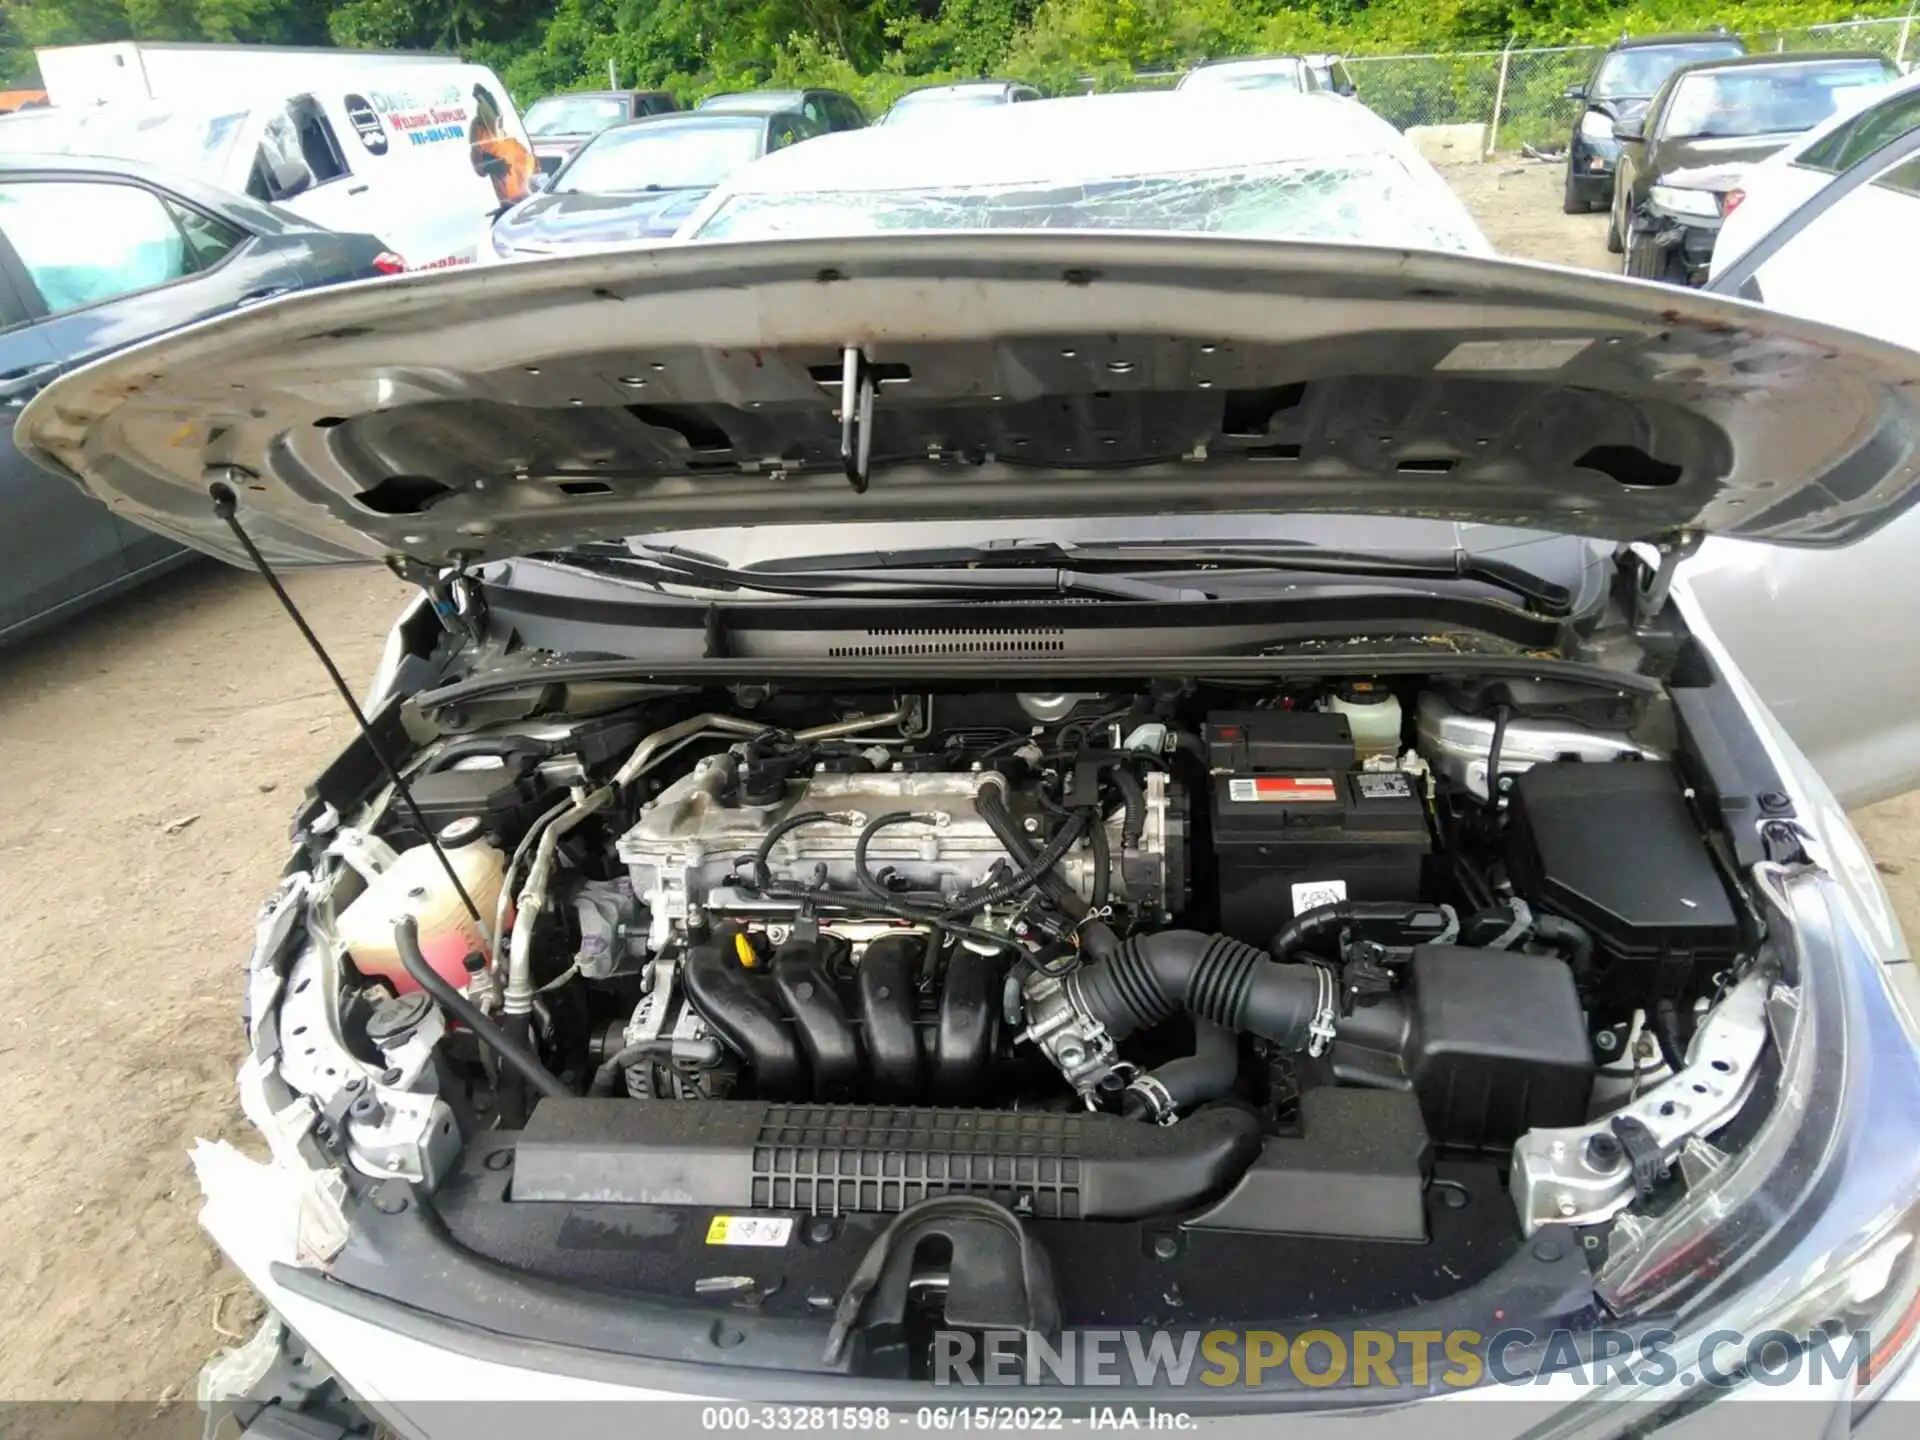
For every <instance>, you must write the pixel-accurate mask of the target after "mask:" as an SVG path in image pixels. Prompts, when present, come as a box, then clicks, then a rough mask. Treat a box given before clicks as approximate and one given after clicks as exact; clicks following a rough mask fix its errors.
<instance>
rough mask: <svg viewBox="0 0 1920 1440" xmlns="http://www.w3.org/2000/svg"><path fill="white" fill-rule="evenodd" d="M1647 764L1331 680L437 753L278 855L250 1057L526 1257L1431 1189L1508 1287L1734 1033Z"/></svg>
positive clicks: (1707, 832) (953, 697)
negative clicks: (551, 1223)
mask: <svg viewBox="0 0 1920 1440" xmlns="http://www.w3.org/2000/svg"><path fill="white" fill-rule="evenodd" d="M1673 730H1674V722H1673V717H1672V716H1671V714H1670V713H1669V712H1668V710H1667V708H1666V704H1665V697H1664V696H1662V695H1660V694H1658V693H1649V692H1628V691H1607V692H1603V691H1598V690H1593V689H1588V688H1584V687H1581V686H1578V685H1575V684H1572V683H1569V682H1558V681H1532V682H1518V681H1497V682H1476V681H1463V680H1457V679H1434V680H1430V681H1400V680H1395V681H1393V682H1391V683H1389V682H1386V681H1382V680H1379V679H1373V678H1363V677H1356V678H1354V679H1352V680H1348V681H1344V682H1340V683H1335V684H1314V685H1311V686H1306V687H1299V688H1290V687H1274V688H1270V689H1267V688H1260V687H1256V686H1250V685H1248V686H1218V687H1215V686H1206V685H1201V684H1194V683H1179V684H1166V685H1161V686H1158V687H1155V688H1151V689H1144V690H1113V691H1109V690H1086V691H1065V690H1062V691H1058V692H1045V693H1041V692H1030V691H1012V690H1004V691H1003V690H993V689H974V690H971V691H964V692H956V691H954V690H950V689H949V690H931V691H918V692H908V693H895V692H884V691H883V692H874V691H864V692H856V693H846V692H844V691H841V690H832V691H828V690H822V691H817V692H816V691H808V690H806V689H803V688H801V687H798V686H794V687H781V688H774V687H768V686H752V687H747V686H735V687H728V688H716V689H714V690H710V691H705V692H701V693H698V694H692V693H689V694H687V695H684V696H680V697H676V698H674V699H671V700H666V701H659V700H656V701H649V702H647V703H645V704H642V705H638V706H627V707H622V706H619V705H617V704H610V705H607V706H605V707H602V708H601V709H600V710H599V712H598V713H595V714H593V715H591V716H590V717H586V718H580V717H576V716H566V717H563V718H561V719H557V720H556V719H551V718H542V719H538V720H531V721H527V722H524V723H521V724H518V725H494V726H489V727H483V728H477V729H474V730H472V731H470V732H467V733H455V734H450V735H444V736H442V737H441V738H439V739H438V740H437V741H434V742H430V743H428V744H427V745H425V746H423V747H422V748H421V749H420V750H419V751H418V752H417V753H416V754H415V756H414V757H413V760H412V762H411V764H410V766H409V774H408V779H409V786H408V790H409V795H408V796H405V797H402V796H398V795H397V794H396V793H395V792H394V791H393V790H391V789H388V790H387V791H385V792H383V793H382V794H381V795H380V797H379V798H378V799H376V800H375V801H374V802H373V803H372V804H371V805H369V806H368V807H367V808H366V809H365V810H364V811H363V812H361V813H357V814H354V815H351V816H349V817H346V818H345V819H344V820H342V821H340V822H338V823H334V824H332V825H331V827H322V828H323V829H324V830H325V832H326V837H325V854H326V856H327V857H328V861H329V863H328V866H327V882H326V886H325V888H324V890H323V891H322V892H321V893H320V895H319V896H318V898H317V899H316V902H315V904H314V906H313V914H314V922H315V923H314V929H315V932H316V934H317V935H318V936H320V937H323V938H324V940H325V941H326V943H325V944H323V945H319V946H316V947H314V949H313V950H312V951H311V952H309V953H308V954H307V955H306V956H305V957H304V958H303V959H302V960H301V961H300V962H299V965H298V966H297V967H296V973H295V975H294V976H293V977H291V978H293V980H294V982H295V983H294V984H293V986H292V987H291V990H290V992H289V994H288V995H287V997H286V998H285V1000H284V1001H283V1003H282V1013H281V1017H280V1018H281V1023H282V1026H283V1033H286V1034H289V1035H292V1036H304V1037H307V1038H309V1039H312V1038H315V1037H323V1038H320V1042H319V1043H318V1044H308V1045H299V1044H294V1045H290V1046H289V1047H288V1049H287V1050H286V1052H285V1058H284V1060H283V1062H282V1073H283V1076H284V1077H285V1078H286V1079H287V1080H288V1081H289V1083H290V1084H291V1085H292V1086H293V1088H294V1089H295V1090H297V1091H300V1092H302V1093H305V1094H307V1095H309V1096H311V1097H312V1098H313V1101H314V1103H315V1105H316V1107H317V1108H318V1110H319V1112H320V1116H321V1119H320V1124H319V1131H318V1133H320V1134H321V1136H322V1137H323V1138H324V1139H325V1141H326V1142H327V1143H328V1144H329V1145H331V1146H332V1147H333V1148H334V1149H335V1150H336V1151H337V1152H338V1153H340V1154H341V1155H342V1156H343V1157H344V1158H345V1159H346V1160H347V1161H348V1162H349V1164H350V1165H351V1166H352V1168H353V1169H354V1170H355V1171H357V1172H358V1173H360V1174H362V1175H365V1176H369V1177H376V1178H385V1177H390V1176H400V1177H402V1178H404V1179H407V1180H409V1181H411V1182H413V1183H416V1184H419V1185H422V1186H424V1187H426V1188H427V1189H429V1190H432V1189H433V1188H435V1187H437V1186H440V1185H442V1184H443V1183H445V1182H447V1181H448V1180H449V1178H450V1177H454V1176H456V1175H457V1174H460V1173H462V1169H463V1166H465V1165H466V1164H467V1163H468V1161H469V1160H470V1159H471V1156H470V1155H469V1153H468V1152H469V1151H472V1150H473V1149H474V1146H473V1145H472V1144H471V1142H474V1141H476V1140H478V1139H480V1138H481V1137H483V1136H487V1135H488V1134H489V1133H491V1134H493V1135H494V1136H496V1137H498V1138H500V1139H507V1140H510V1141H511V1146H512V1150H511V1160H510V1164H511V1180H510V1184H509V1185H508V1186H507V1187H506V1188H505V1189H504V1190H502V1191H501V1198H502V1199H503V1200H511V1201H512V1202H513V1203H514V1204H517V1205H520V1206H522V1207H526V1209H527V1210H528V1211H529V1212H531V1211H532V1210H534V1209H537V1208H538V1207H540V1206H542V1205H561V1206H565V1205H591V1206H596V1207H605V1206H615V1207H620V1206H626V1207H648V1208H650V1209H652V1208H664V1209H668V1210H672V1211H675V1212H688V1213H698V1214H707V1213H720V1214H734V1215H766V1216H769V1217H788V1223H789V1224H790V1223H791V1218H790V1217H794V1216H800V1217H806V1216H814V1217H830V1218H832V1219H843V1218H846V1217H857V1216H875V1217H886V1216H891V1215H897V1214H899V1213H900V1212H901V1211H903V1210H905V1209H907V1208H908V1207H910V1206H913V1205H915V1204H917V1203H919V1202H922V1201H927V1200H930V1199H933V1198H936V1197H940V1196H954V1195H971V1196H979V1197H984V1198H987V1199H990V1200H992V1201H995V1202H996V1203H998V1204H1000V1205H1004V1206H1005V1207H1006V1208H1007V1209H1008V1210H1010V1211H1011V1212H1012V1213H1013V1214H1015V1215H1017V1216H1022V1217H1031V1218H1033V1219H1035V1220H1037V1221H1044V1222H1049V1223H1052V1222H1071V1223H1074V1224H1084V1223H1087V1222H1129V1223H1133V1224H1143V1223H1144V1224H1154V1225H1163V1226H1164V1225H1172V1226H1175V1227H1177V1229H1178V1231H1179V1232H1180V1233H1181V1234H1183V1235H1186V1236H1190V1237H1192V1236H1199V1235H1204V1234H1218V1235H1222V1236H1240V1237H1248V1236H1252V1237H1263V1236H1264V1237H1275V1238H1280V1237H1296V1238H1320V1239H1325V1240H1339V1241H1364V1242H1371V1241H1383V1240H1384V1241H1397V1242H1412V1243H1415V1244H1418V1243H1421V1242H1427V1241H1429V1240H1430V1239H1431V1238H1432V1229H1433V1223H1434V1222H1433V1216H1434V1214H1435V1213H1436V1212H1435V1210H1434V1206H1433V1200H1434V1196H1435V1195H1436V1194H1438V1193H1441V1192H1440V1190H1437V1189H1436V1187H1442V1189H1443V1188H1444V1187H1445V1186H1446V1185H1455V1186H1460V1185H1463V1184H1465V1183H1466V1182H1464V1181H1462V1180H1460V1179H1457V1178H1456V1179H1453V1180H1447V1179H1445V1178H1444V1177H1445V1176H1447V1175H1448V1174H1450V1173H1455V1171H1454V1170H1451V1169H1450V1168H1449V1167H1457V1166H1459V1165H1462V1164H1464V1165H1467V1166H1469V1167H1477V1168H1476V1170H1475V1174H1476V1175H1477V1177H1478V1178H1477V1179H1476V1180H1474V1182H1473V1184H1474V1185H1475V1186H1477V1187H1479V1188H1480V1189H1482V1190H1484V1189H1485V1188H1486V1187H1487V1186H1488V1185H1489V1184H1504V1186H1505V1188H1506V1191H1507V1195H1508V1197H1509V1199H1510V1203H1511V1212H1510V1217H1509V1219H1508V1220H1507V1221H1506V1222H1504V1226H1503V1228H1504V1229H1506V1230H1507V1232H1508V1233H1509V1234H1510V1235H1511V1236H1512V1237H1514V1239H1513V1243H1518V1240H1519V1238H1520V1237H1523V1236H1525V1235H1528V1234H1531V1233H1533V1232H1534V1231H1535V1230H1537V1229H1538V1228H1539V1227H1540V1226H1541V1225H1543V1224H1548V1223H1564V1224H1571V1225H1574V1226H1580V1227H1595V1228H1596V1233H1597V1230H1598V1229H1600V1228H1603V1227H1604V1226H1605V1225H1606V1224H1607V1223H1608V1222H1609V1221H1610V1220H1611V1219H1612V1218H1613V1217H1615V1216H1617V1215H1619V1214H1620V1213H1621V1212H1622V1211H1623V1210H1626V1209H1627V1208H1628V1207H1630V1206H1633V1205H1636V1204H1642V1203H1645V1202H1647V1201H1648V1200H1649V1199H1650V1198H1651V1197H1654V1196H1655V1194H1656V1191H1657V1189H1658V1187H1659V1186H1660V1185H1661V1184H1662V1183H1663V1182H1664V1180H1665V1178H1666V1177H1667V1175H1668V1174H1669V1172H1670V1170H1671V1168H1672V1163H1671V1162H1672V1161H1673V1159H1674V1158H1675V1156H1676V1155H1677V1153H1678V1152H1679V1151H1680V1150H1681V1149H1682V1148H1684V1147H1685V1146H1686V1145H1687V1144H1688V1142H1689V1141H1690V1140H1692V1139H1694V1138H1695V1137H1698V1136H1700V1135H1703V1134H1705V1133H1708V1132H1709V1131H1710V1130H1711V1129H1712V1128H1714V1127H1716V1126H1717V1125H1721V1124H1724V1123H1725V1121H1726V1120H1727V1119H1728V1118H1729V1117H1730V1116H1731V1115H1732V1114H1733V1113H1734V1111H1735V1110H1737V1109H1738V1108H1739V1106H1740V1104H1741V1103H1742V1102H1743V1101H1744V1099H1745V1098H1746V1096H1747V1095H1748V1094H1749V1093H1750V1091H1751V1089H1752V1087H1753V1085H1754V1083H1755V1080H1756V1076H1757V1074H1758V1070H1759V1064H1758V1061H1759V1055H1760V1050H1761V1047H1762V1043H1763V1041H1764V1038H1765V1025H1764V1023H1763V1021H1762V1019H1761V1018H1760V1014H1759V1007H1760V1003H1761V996H1762V993H1763V992H1762V990H1761V988H1760V987H1761V982H1760V981H1759V980H1758V979H1757V978H1755V977H1752V976H1747V977H1746V978H1742V977H1743V975H1746V971H1747V969H1748V966H1747V963H1746V962H1747V961H1748V960H1749V959H1750V957H1751V955H1752V953H1753V949H1754V946H1755V944H1756V943H1757V933H1756V930H1755V924H1754V921H1753V919H1752V912H1751V908H1750V907H1748V906H1747V905H1746V904H1745V902H1744V901H1743V900H1742V898H1741V891H1740V888H1739V882H1738V880H1737V878H1736V875H1735V871H1734V868H1733V866H1732V864H1731V862H1730V860H1729V858H1728V857H1727V855H1726V853H1725V846H1724V844H1723V843H1722V841H1721V840H1720V839H1719V838H1718V837H1716V835H1715V833H1714V831H1713V828H1712V826H1711V824H1710V823H1709V821H1708V819H1707V817H1706V816H1705V815H1704V813H1703V811H1702V810H1701V808H1700V806H1699V803H1698V801H1697V797H1696V796H1695V794H1694V791H1693V789H1692V788H1691V787H1690V786H1689V784H1688V781H1687V779H1686V778H1685V776H1684V775H1683V773H1682V771H1681V768H1680V766H1679V764H1678V762H1677V761H1676V758H1675V756H1674V753H1673V751H1674V739H1673ZM403 801H404V802H405V803H403ZM429 837H431V843H429ZM442 857H444V861H445V863H444V864H443V863H442ZM303 971H305V972H310V973H301V972H303ZM316 978H317V979H319V980H321V982H322V983H321V984H320V985H318V986H310V985H309V984H308V983H306V982H308V981H310V980H312V979H316ZM436 1002H437V1003H436ZM368 1070H371V1071H374V1072H377V1073H378V1075H379V1077H380V1078H379V1080H378V1083H376V1084H371V1085H369V1084H367V1083H366V1081H365V1079H364V1074H365V1072H366V1071H368ZM356 1072H360V1073H359V1074H356ZM350 1076H351V1077H354V1078H351V1079H349V1078H347V1077H350ZM1683 1089H1684V1091H1685V1101H1686V1103H1684V1104H1676V1102H1675V1101H1674V1100H1673V1098H1672V1097H1673V1095H1674V1094H1676V1093H1679V1092H1680V1091H1682V1090H1683ZM503 1163H507V1162H503ZM1462 1193H1463V1194H1464V1193H1465V1191H1464V1190H1463V1191H1462Z"/></svg>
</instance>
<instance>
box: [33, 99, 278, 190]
mask: <svg viewBox="0 0 1920 1440" xmlns="http://www.w3.org/2000/svg"><path fill="white" fill-rule="evenodd" d="M43 113H44V114H46V115H47V116H48V117H49V118H48V119H47V120H46V121H45V122H42V123H40V124H39V125H37V126H36V128H35V130H34V132H33V134H32V143H33V147H34V148H35V149H39V150H60V151H64V152H66V153H67V154H70V155H105V156H109V157H111V158H113V159H116V160H144V161H146V162H148V163H149V164H153V165H159V166H163V167H165V168H166V169H168V170H171V171H173V172H174V173H176V174H181V175H197V176H200V177H201V178H203V179H207V180H213V181H216V182H219V181H222V180H224V179H225V178H226V176H225V168H226V164H227V161H228V157H229V156H230V155H231V154H232V152H233V146H234V142H235V141H236V140H238V139H239V138H240V132H241V131H242V130H244V129H245V128H246V123H247V112H246V111H245V110H236V111H232V112H229V113H227V114H221V115H208V114H204V113H193V112H188V111H181V110H172V109H151V108H142V107H136V106H108V105H103V106H101V107H99V108H98V109H95V110H87V111H81V112H77V113H76V112H69V113H68V114H65V115H63V114H62V113H61V112H60V111H58V110H49V111H46V112H43Z"/></svg>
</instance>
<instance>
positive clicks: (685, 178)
mask: <svg viewBox="0 0 1920 1440" xmlns="http://www.w3.org/2000/svg"><path fill="white" fill-rule="evenodd" d="M761 128H762V127H761V125H760V123H759V122H758V121H733V122H722V123H719V124H708V125H672V124H665V125H663V124H659V123H657V122H655V123H650V124H645V125H636V126H634V127H633V128H632V129H628V130H608V131H603V132H602V133H601V134H600V135H598V136H596V137H595V138H594V139H593V140H590V141H589V142H588V143H587V145H586V147H585V148H584V149H582V150H581V151H580V153H579V154H578V155H576V156H574V157H573V163H572V164H570V165H569V166H567V168H566V169H565V170H562V171H561V172H560V175H559V178H558V179H557V180H555V182H554V186H553V188H554V190H555V192H556V193H558V194H562V195H578V194H595V195H605V194H619V193H621V192H624V191H633V190H706V189H711V188H712V187H713V186H715V185H718V184H719V183H720V182H721V181H722V180H724V179H726V177H727V176H728V175H730V174H732V173H733V172H734V171H735V170H738V169H739V168H740V167H741V166H742V165H745V164H747V163H748V162H749V161H751V160H753V159H754V158H755V157H757V156H758V155H759V153H760V134H761Z"/></svg>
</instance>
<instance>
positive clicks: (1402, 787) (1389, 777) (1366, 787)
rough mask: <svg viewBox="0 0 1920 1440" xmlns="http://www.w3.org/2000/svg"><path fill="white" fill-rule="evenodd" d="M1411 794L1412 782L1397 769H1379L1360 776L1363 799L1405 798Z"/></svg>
mask: <svg viewBox="0 0 1920 1440" xmlns="http://www.w3.org/2000/svg"><path fill="white" fill-rule="evenodd" d="M1412 796H1413V782H1412V781H1410V780H1408V779H1407V777H1406V776H1404V775H1402V774H1401V773H1400V772H1399V771H1397V770H1390V771H1379V772H1376V773H1374V774H1371V775H1362V776H1361V777H1360V798H1361V799H1363V800H1407V799H1411V798H1412Z"/></svg>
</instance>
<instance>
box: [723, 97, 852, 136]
mask: <svg viewBox="0 0 1920 1440" xmlns="http://www.w3.org/2000/svg"><path fill="white" fill-rule="evenodd" d="M698 108H699V109H702V110H714V111H719V110H724V111H728V112H731V113H733V114H737V115H782V114H785V113H787V112H788V111H795V110H797V111H798V112H799V113H800V114H802V115H804V116H806V117H807V119H809V120H811V121H812V122H813V123H814V124H815V125H817V126H819V127H820V129H821V130H822V131H823V132H831V131H840V130H859V129H862V128H864V127H865V125H866V123H867V117H866V113H865V112H864V111H863V110H861V108H860V106H859V105H858V104H857V103H855V101H854V99H853V97H852V96H850V95H842V94H841V93H840V92H839V91H838V90H732V91H728V92H726V93H724V94H720V95H709V96H707V98H706V99H704V100H702V101H701V102H700V104H699V107H698Z"/></svg>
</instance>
